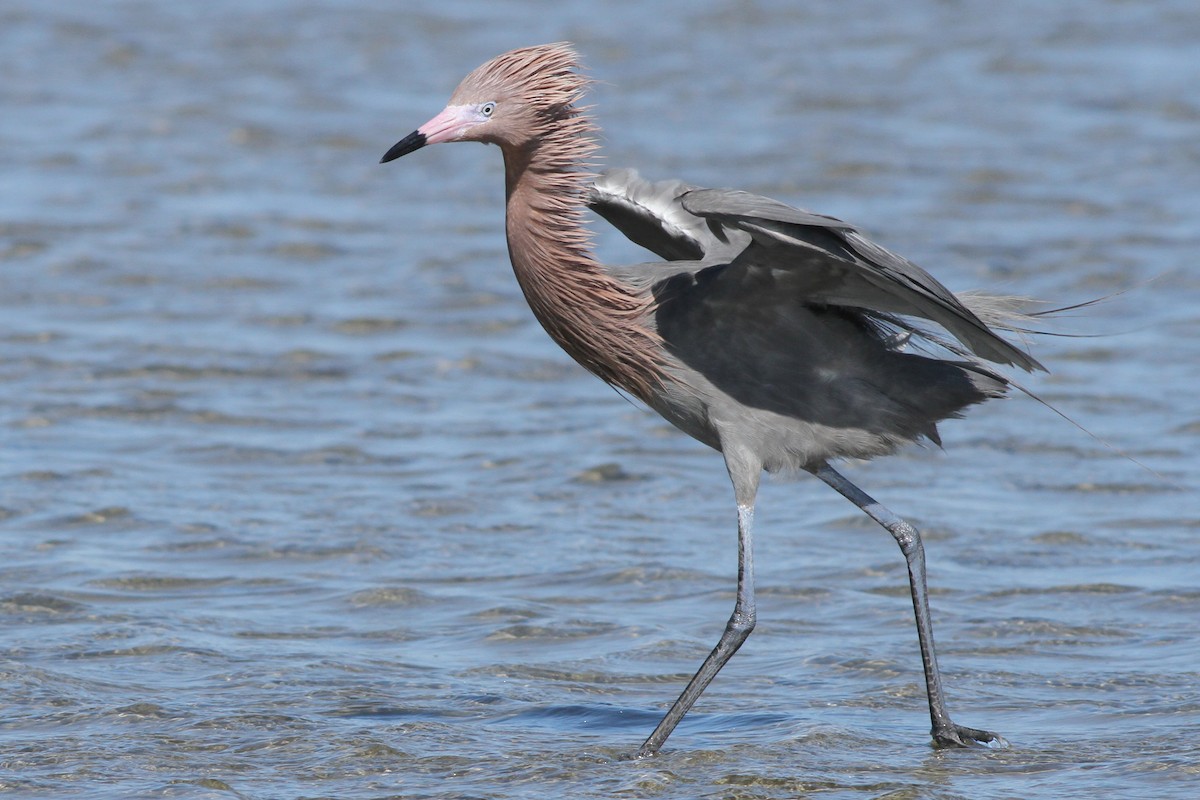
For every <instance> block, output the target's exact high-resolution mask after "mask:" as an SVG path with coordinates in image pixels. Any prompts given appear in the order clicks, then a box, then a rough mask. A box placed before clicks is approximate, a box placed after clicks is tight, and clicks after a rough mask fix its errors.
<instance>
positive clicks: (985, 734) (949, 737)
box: [933, 722, 1008, 748]
mask: <svg viewBox="0 0 1200 800" xmlns="http://www.w3.org/2000/svg"><path fill="white" fill-rule="evenodd" d="M933 742H934V744H935V745H937V746H938V747H991V748H1004V747H1008V742H1007V741H1006V740H1005V739H1004V737H1003V736H1001V735H1000V734H998V733H992V732H991V731H981V730H979V729H978V728H968V727H966V726H965V725H955V724H954V723H953V722H951V723H949V724H948V725H947V726H946V727H944V728H934V729H933Z"/></svg>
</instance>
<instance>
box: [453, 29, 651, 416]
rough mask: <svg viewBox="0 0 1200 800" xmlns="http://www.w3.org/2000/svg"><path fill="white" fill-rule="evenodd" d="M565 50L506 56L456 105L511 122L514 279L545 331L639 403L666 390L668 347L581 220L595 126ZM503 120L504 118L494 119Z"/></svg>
mask: <svg viewBox="0 0 1200 800" xmlns="http://www.w3.org/2000/svg"><path fill="white" fill-rule="evenodd" d="M579 68H580V65H579V58H578V56H577V55H576V54H575V51H574V50H572V49H571V48H570V47H569V46H568V45H566V44H564V43H559V44H549V45H539V46H536V47H525V48H521V49H519V50H513V51H511V52H508V53H504V54H502V55H499V56H497V57H495V58H493V59H492V60H490V61H488V62H486V63H485V64H483V65H482V66H480V67H479V68H477V69H476V70H475V71H474V72H472V73H471V74H470V75H468V76H467V77H466V78H464V79H463V81H462V83H461V84H459V87H458V89H456V90H455V92H454V95H453V96H452V97H451V103H467V102H478V101H482V100H495V101H496V102H497V103H499V104H501V105H502V106H504V107H505V113H506V114H508V115H510V118H511V119H512V122H511V123H510V124H509V125H508V126H507V127H506V128H502V129H501V130H502V131H504V132H507V135H501V134H497V135H496V137H495V143H496V144H498V145H499V146H500V148H501V149H502V151H503V152H504V164H505V174H506V184H507V194H508V205H507V229H508V246H509V255H510V257H511V259H512V264H513V271H514V272H515V273H516V276H517V280H518V282H519V283H520V285H521V289H522V291H523V292H524V293H525V297H526V299H527V300H528V301H529V305H530V307H531V308H532V309H533V312H534V315H535V316H536V317H537V318H538V321H539V322H541V324H542V327H544V328H545V329H546V332H547V333H549V334H550V336H551V337H552V338H553V339H554V340H555V341H556V342H557V343H558V344H559V346H561V347H562V348H563V349H564V350H565V351H566V352H567V353H568V354H569V355H570V356H571V357H572V358H574V359H575V360H576V361H578V362H579V363H580V364H582V365H583V366H584V367H586V368H587V369H588V370H589V371H591V372H592V373H594V374H595V375H597V376H599V377H600V378H601V379H603V380H604V381H606V382H608V383H609V384H612V385H614V386H618V387H620V388H622V389H624V390H626V391H628V392H630V393H631V394H633V395H634V396H636V397H639V398H641V399H642V400H647V399H648V398H650V397H652V396H653V394H654V391H655V389H656V388H657V386H658V385H659V384H661V382H662V379H663V374H664V364H663V363H662V357H661V355H660V354H661V352H662V350H661V340H660V339H659V337H658V335H657V334H656V333H655V332H654V331H652V330H651V329H650V328H649V327H648V326H647V325H646V324H645V321H646V319H647V315H648V314H649V313H650V311H651V310H652V303H651V301H650V300H649V299H648V298H646V297H644V296H638V293H637V292H635V291H634V290H633V289H632V288H631V287H629V286H627V285H625V284H623V283H621V282H620V281H618V280H617V279H616V278H614V277H613V276H611V275H610V274H608V273H607V272H606V271H605V270H604V269H603V268H602V267H601V265H600V264H599V262H597V261H596V260H595V258H594V256H593V255H592V236H591V231H590V230H588V228H587V227H585V224H584V218H583V213H584V209H585V208H586V204H585V200H586V192H587V188H588V186H589V185H590V183H591V180H592V179H593V178H594V177H595V175H594V173H592V172H591V167H592V166H594V164H593V161H592V158H593V156H594V155H595V152H596V150H597V148H598V145H597V143H596V140H595V138H594V137H593V134H594V133H595V131H596V126H595V124H594V123H593V122H592V120H591V118H590V117H588V116H587V114H586V113H585V112H586V110H587V109H586V108H585V107H580V106H579V105H577V104H578V102H579V100H580V99H581V98H582V97H583V94H584V92H585V91H586V89H587V87H588V85H589V84H590V80H589V79H588V78H587V77H586V76H584V75H581V74H580V73H579V71H578V70H579ZM497 122H499V120H497Z"/></svg>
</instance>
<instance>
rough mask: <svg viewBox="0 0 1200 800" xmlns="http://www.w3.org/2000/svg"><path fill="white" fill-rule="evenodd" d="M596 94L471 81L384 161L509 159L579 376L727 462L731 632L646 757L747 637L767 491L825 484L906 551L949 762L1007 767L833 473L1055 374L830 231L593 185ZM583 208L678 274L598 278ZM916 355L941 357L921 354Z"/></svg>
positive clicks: (722, 203)
mask: <svg viewBox="0 0 1200 800" xmlns="http://www.w3.org/2000/svg"><path fill="white" fill-rule="evenodd" d="M586 87H587V79H586V78H585V77H583V76H581V75H580V74H579V72H578V61H577V58H576V55H575V53H574V52H573V51H572V50H571V48H570V47H569V46H568V45H566V44H551V45H542V46H539V47H527V48H523V49H520V50H514V51H512V52H510V53H505V54H503V55H501V56H497V57H496V58H494V59H492V60H491V61H488V62H487V63H486V64H484V65H483V66H481V67H479V68H478V69H476V70H475V71H474V72H472V73H471V74H470V75H468V76H467V77H466V78H465V79H463V82H462V83H460V84H459V86H458V88H457V89H456V90H455V91H454V94H453V95H452V96H451V98H450V104H449V105H447V106H446V108H445V109H444V110H443V111H442V112H441V113H440V114H438V115H437V116H436V117H434V118H433V119H431V120H430V121H429V122H427V123H425V124H424V125H422V126H421V127H420V128H418V129H417V130H416V131H414V132H413V133H411V134H409V135H408V136H406V137H405V138H404V139H402V140H400V141H399V142H397V143H396V145H395V146H393V147H392V149H390V150H388V152H387V154H386V155H384V157H383V161H385V162H386V161H391V160H392V159H395V158H399V157H400V156H403V155H405V154H407V153H411V152H413V151H414V150H417V149H419V148H421V147H424V146H425V145H427V144H437V143H439V142H488V143H491V144H496V145H499V146H500V151H501V152H502V153H503V155H504V176H505V184H506V189H507V213H506V227H507V234H508V252H509V256H510V258H511V260H512V266H513V271H514V272H515V273H516V276H517V281H518V282H519V283H520V285H521V289H522V290H523V291H524V293H525V298H526V299H527V300H528V301H529V306H530V308H531V309H533V313H534V315H535V316H536V317H537V319H538V321H539V322H541V324H542V327H544V328H545V329H546V332H547V333H549V334H550V336H551V338H553V339H554V341H556V342H557V343H558V344H559V346H561V347H562V348H563V349H564V350H566V351H567V353H568V354H569V355H570V356H571V357H572V358H574V359H575V360H576V361H578V362H579V363H580V364H582V365H583V366H584V367H585V368H586V369H588V370H589V371H591V372H592V373H594V374H595V375H597V376H598V377H600V378H601V379H603V380H604V381H606V382H607V383H609V384H611V385H612V386H614V387H617V388H618V389H621V390H623V391H625V392H628V393H629V394H631V395H633V396H634V397H637V398H638V399H640V400H642V401H643V402H645V403H646V405H648V406H650V407H651V408H652V409H654V410H655V411H657V412H658V413H659V414H661V415H662V416H664V417H666V419H667V420H669V421H670V422H671V423H672V424H674V425H675V426H676V427H678V428H680V429H681V430H683V431H684V432H685V433H687V434H689V435H691V436H693V437H695V438H696V439H698V440H700V441H701V442H703V443H704V444H706V445H708V446H710V447H712V448H714V449H715V450H718V451H719V452H720V453H721V454H722V455H723V456H724V458H725V466H726V468H727V469H728V471H729V477H730V480H731V481H732V482H733V490H734V497H735V499H736V501H737V521H738V574H737V600H736V602H735V604H734V608H733V614H732V616H730V618H729V622H728V624H727V625H726V626H725V631H724V632H723V633H722V634H721V638H720V640H719V641H718V642H717V645H716V647H715V648H714V649H713V651H712V652H711V653H710V654H709V656H708V657H707V658H706V659H705V660H704V663H703V664H702V665H701V666H700V669H699V670H698V671H697V672H696V674H695V676H694V677H693V678H692V679H691V681H690V682H689V683H688V685H687V687H686V688H685V689H684V690H683V693H682V694H681V695H680V696H679V699H677V700H676V701H675V703H674V705H672V706H671V708H670V710H669V711H668V712H667V714H666V716H665V717H663V720H662V722H660V723H659V724H658V727H657V728H655V729H654V732H653V733H651V734H650V736H649V738H647V739H646V741H645V743H644V744H643V745H642V747H641V750H640V752H639V755H642V756H646V755H650V754H652V753H655V752H657V751H658V749H659V748H660V747H662V745H663V742H665V741H666V739H667V737H668V736H670V735H671V731H673V730H674V729H675V726H676V725H677V724H679V721H680V720H681V719H682V718H683V715H684V714H686V713H687V711H688V709H690V708H691V707H692V704H693V703H695V702H696V699H697V698H698V697H699V696H700V694H701V692H703V691H704V689H705V687H706V686H708V684H709V683H710V682H711V681H712V679H713V678H714V677H715V676H716V674H717V672H719V671H720V669H721V667H723V666H724V665H725V663H726V662H727V661H728V660H729V659H730V657H732V656H733V654H734V653H735V652H736V651H737V649H738V648H739V647H740V646H741V644H742V642H744V641H745V640H746V637H747V636H749V635H750V631H752V630H753V629H754V620H755V610H754V568H753V564H754V561H753V557H752V550H751V535H750V533H751V523H752V522H753V518H754V502H755V496H756V494H757V492H758V481H759V477H760V476H761V474H762V472H763V470H766V471H768V472H776V471H788V470H805V471H807V472H810V473H812V474H813V475H815V476H816V477H818V478H820V479H821V480H822V481H824V482H825V483H827V484H829V485H830V486H831V487H833V488H834V489H836V490H837V491H838V492H839V493H841V494H842V495H843V496H844V497H845V498H846V499H848V500H849V501H850V502H852V503H854V505H856V506H858V507H859V508H860V509H862V510H863V511H864V512H866V513H867V514H868V515H869V516H870V517H871V518H872V519H873V520H875V521H876V522H878V523H879V524H880V525H882V526H883V527H884V528H886V529H887V531H888V532H889V533H891V534H892V536H893V537H895V539H896V542H897V543H899V545H900V550H901V551H902V552H903V553H904V558H905V560H906V561H907V562H908V576H909V588H910V590H911V592H912V601H913V608H914V610H915V612H916V618H917V636H918V639H919V641H920V648H921V661H922V663H923V664H924V667H925V685H926V689H927V691H928V695H929V714H930V717H931V719H932V721H933V738H934V740H935V742H936V743H937V744H939V745H943V746H959V747H965V746H969V745H974V744H992V745H1002V744H1003V743H1004V740H1003V739H1001V738H1000V737H999V736H998V735H996V734H994V733H992V732H990V731H984V730H977V729H975V728H968V727H965V726H962V725H958V724H955V723H954V722H953V721H952V720H951V719H950V715H949V713H948V712H947V710H946V701H945V698H944V696H943V692H942V682H941V679H940V678H939V676H938V666H937V658H936V656H935V655H934V648H933V632H932V628H931V625H930V619H929V601H928V599H927V596H926V588H925V552H924V548H923V546H922V544H921V537H920V534H919V533H918V532H917V530H916V528H914V527H913V526H912V525H910V524H909V523H907V522H905V521H904V520H903V519H901V518H900V517H898V516H896V515H895V514H893V513H892V512H891V511H889V510H888V509H886V508H884V507H883V506H882V505H880V504H879V503H878V502H876V501H875V500H874V499H872V498H871V497H870V496H868V495H867V494H866V493H865V492H863V491H862V490H861V489H859V488H858V487H857V486H855V485H854V484H853V483H851V482H850V481H849V480H847V479H846V478H845V477H843V476H842V475H841V474H840V473H839V472H837V471H836V470H835V469H834V468H833V467H832V466H830V461H831V460H833V459H838V458H871V457H873V456H878V455H883V454H886V453H890V452H892V451H894V450H895V449H896V448H897V447H898V446H900V445H902V444H905V443H907V442H911V441H914V440H917V439H920V438H922V437H923V438H925V439H929V440H931V441H933V442H935V443H937V442H938V441H939V440H938V432H937V427H936V426H937V423H938V422H939V421H941V420H943V419H946V418H948V417H956V416H959V415H960V414H961V412H962V411H963V410H964V409H965V408H967V407H968V406H970V405H973V404H975V403H981V402H983V401H985V400H989V399H991V398H994V397H1000V396H1001V395H1003V394H1004V393H1005V392H1006V390H1007V389H1008V387H1009V381H1008V380H1006V379H1005V378H1004V377H1003V376H1002V375H1000V374H999V373H997V372H996V371H994V370H993V369H991V368H989V367H988V366H986V365H985V364H984V362H985V361H988V362H993V363H996V364H1007V365H1011V366H1016V367H1020V368H1022V369H1025V370H1030V371H1032V370H1035V369H1042V366H1041V364H1039V363H1038V362H1037V361H1035V360H1034V359H1033V358H1032V357H1031V356H1029V355H1028V354H1027V353H1025V352H1023V351H1022V350H1019V349H1017V348H1016V347H1014V346H1013V345H1012V344H1010V343H1009V342H1007V341H1006V340H1004V339H1003V338H1001V337H1000V336H999V335H998V334H997V333H996V331H995V330H993V327H1001V328H1004V327H1006V321H1008V322H1011V320H1012V319H1014V318H1016V317H1017V315H1016V314H1015V313H1011V314H1010V312H1009V311H1008V310H1007V306H1008V305H1010V304H1009V303H1007V302H1006V301H1004V300H1002V299H1000V298H989V297H986V296H982V295H972V296H971V298H969V300H968V302H970V304H971V307H970V308H969V307H968V306H967V304H966V303H965V302H964V299H965V298H964V297H960V296H955V295H954V294H952V293H951V292H950V291H949V290H948V289H946V288H945V287H944V286H942V284H940V283H938V282H937V280H935V279H934V278H933V276H931V275H930V274H929V273H927V272H926V271H925V270H923V269H921V268H920V267H918V266H917V265H916V264H913V263H912V262H910V261H907V260H906V259H903V258H901V257H900V256H897V255H895V254H893V253H890V252H888V251H887V250H885V249H883V248H882V247H880V246H879V245H877V244H874V243H873V242H871V241H869V240H868V239H866V238H864V237H863V236H862V234H860V233H859V232H858V231H857V230H856V229H855V228H854V227H853V226H851V225H848V224H846V223H844V222H841V221H840V220H836V219H833V218H832V217H826V216H823V215H820V214H813V213H811V212H808V211H801V210H798V209H795V208H792V207H790V206H786V205H784V204H782V203H779V202H776V201H774V200H769V199H767V198H765V197H759V196H756V195H752V194H747V193H745V192H738V191H731V190H725V189H718V190H714V189H700V188H697V187H693V186H688V185H686V184H683V183H680V182H678V181H670V182H663V183H650V182H647V181H644V180H642V179H641V178H639V177H638V176H637V173H634V172H632V171H628V170H618V171H612V172H609V173H607V174H605V175H603V176H600V178H599V179H596V180H595V181H594V182H593V179H594V178H595V176H594V175H592V174H590V173H589V172H588V171H587V167H588V159H589V157H590V156H592V154H593V153H594V152H595V150H596V148H597V145H596V143H595V141H594V139H593V138H592V134H593V132H594V131H595V127H594V126H593V124H592V122H591V121H590V120H589V119H588V117H587V116H586V115H585V114H583V113H582V109H580V108H579V106H578V105H577V103H578V101H579V100H580V98H581V97H582V94H583V92H584V90H585V88H586ZM589 205H590V206H591V207H592V208H593V209H594V210H595V211H596V212H597V213H599V214H600V215H601V216H603V217H604V218H606V219H607V220H609V221H610V222H612V223H613V224H614V225H615V226H616V227H617V228H619V229H620V230H621V231H622V232H624V233H625V234H626V235H627V236H628V237H629V238H630V239H632V240H633V241H635V242H637V243H638V244H640V245H642V246H644V247H646V248H647V249H649V250H651V251H653V252H654V253H656V254H657V255H658V256H660V257H661V258H664V259H666V261H660V262H652V263H646V264H638V265H635V266H626V267H612V266H606V265H603V264H600V263H598V262H597V261H596V260H595V258H594V257H593V255H592V252H591V247H590V235H589V232H588V231H587V229H586V228H585V227H584V224H583V211H584V208H585V207H587V206H589ZM914 318H917V319H920V320H925V321H927V322H932V323H935V324H936V325H938V326H940V327H941V328H943V329H944V330H945V331H946V332H947V333H948V334H949V336H946V335H944V334H942V335H939V334H935V333H934V332H932V331H930V330H928V329H926V328H925V327H921V326H920V325H919V324H918V322H917V321H916V320H915V319H914ZM985 320H986V321H985ZM950 337H953V339H951V338H950ZM910 342H911V343H912V344H921V345H926V346H927V347H925V348H924V351H925V352H926V354H920V353H916V352H907V351H906V350H907V345H908V344H909V343H910Z"/></svg>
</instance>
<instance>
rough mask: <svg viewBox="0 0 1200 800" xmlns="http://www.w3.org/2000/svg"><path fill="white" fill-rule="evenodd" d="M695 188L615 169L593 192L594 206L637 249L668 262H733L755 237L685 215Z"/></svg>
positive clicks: (602, 177)
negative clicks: (685, 199)
mask: <svg viewBox="0 0 1200 800" xmlns="http://www.w3.org/2000/svg"><path fill="white" fill-rule="evenodd" d="M695 189H697V187H695V186H691V185H689V184H686V183H684V182H683V181H678V180H669V181H656V182H652V181H648V180H646V179H645V178H643V177H642V176H641V175H639V174H638V172H637V170H634V169H610V170H608V171H607V172H604V173H603V174H601V175H599V176H597V178H596V180H595V182H594V183H593V184H592V186H591V187H590V188H589V190H588V196H587V202H588V206H589V207H590V208H591V209H592V210H593V211H595V212H596V213H597V214H599V215H600V216H602V217H604V219H606V220H608V221H609V222H610V223H612V225H613V226H614V227H615V228H616V229H617V230H619V231H621V233H623V234H625V236H626V237H627V238H628V239H629V240H630V241H632V242H634V243H635V244H638V245H641V246H642V247H644V248H646V249H647V250H649V251H650V252H652V253H654V254H656V255H658V256H659V257H661V258H665V259H666V260H668V261H698V260H701V259H713V258H722V257H724V258H727V259H733V258H734V257H736V256H737V254H738V253H740V252H742V251H743V250H744V249H745V248H746V246H747V245H748V244H749V243H750V236H749V235H748V234H746V233H743V232H741V231H739V230H736V229H730V228H728V227H726V226H724V225H721V224H718V223H716V222H710V221H709V220H706V219H705V218H704V217H701V216H697V215H696V214H694V213H692V212H689V211H687V210H685V209H684V207H683V204H682V203H681V202H680V198H682V197H683V196H684V195H685V194H687V193H688V192H691V191H693V190H695Z"/></svg>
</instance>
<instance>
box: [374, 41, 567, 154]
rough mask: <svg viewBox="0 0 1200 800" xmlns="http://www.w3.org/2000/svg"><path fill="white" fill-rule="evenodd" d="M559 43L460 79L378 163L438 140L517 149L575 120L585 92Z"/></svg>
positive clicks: (499, 59) (517, 53)
mask: <svg viewBox="0 0 1200 800" xmlns="http://www.w3.org/2000/svg"><path fill="white" fill-rule="evenodd" d="M578 66H579V59H578V56H576V54H575V51H574V50H572V49H571V47H570V46H569V45H567V44H565V43H561V42H560V43H558V44H546V45H538V46H536V47H523V48H521V49H519V50H512V51H510V52H508V53H504V54H503V55H499V56H496V57H495V58H493V59H491V60H490V61H488V62H486V63H485V64H483V65H481V66H480V67H478V68H477V69H476V70H475V71H474V72H472V73H471V74H470V75H468V76H467V77H466V78H464V79H463V81H462V83H460V84H459V85H458V88H457V89H455V90H454V94H453V95H451V97H450V103H449V104H448V105H447V106H446V107H445V108H444V109H442V111H441V113H440V114H438V115H437V116H435V117H434V118H433V119H431V120H429V121H428V122H426V123H425V124H424V125H422V126H421V127H419V128H417V129H416V130H415V131H413V132H412V133H410V134H409V135H408V136H406V137H404V138H403V139H401V140H400V141H399V142H397V143H396V144H395V145H393V146H392V148H391V149H390V150H388V151H387V153H385V154H384V156H383V158H382V159H381V162H383V163H386V162H388V161H392V160H394V159H397V158H399V157H400V156H403V155H407V154H409V153H411V152H413V151H414V150H419V149H421V148H422V147H424V146H425V145H427V144H439V143H441V142H486V143H489V144H496V145H500V147H501V148H502V149H504V150H505V151H506V153H507V152H512V151H519V150H522V149H525V148H528V147H530V146H531V145H533V144H535V143H536V142H537V141H538V140H540V139H541V138H542V137H544V136H546V135H549V134H552V133H553V132H554V131H555V130H556V129H557V128H558V127H559V126H560V125H561V123H562V121H563V120H564V119H569V118H571V117H575V116H576V115H577V113H578V109H577V108H576V107H575V103H576V101H578V100H579V98H580V97H581V96H582V94H583V92H584V90H585V89H586V88H587V84H588V80H587V78H586V77H584V76H582V75H580V74H579V73H578V72H576V69H577V68H578Z"/></svg>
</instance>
